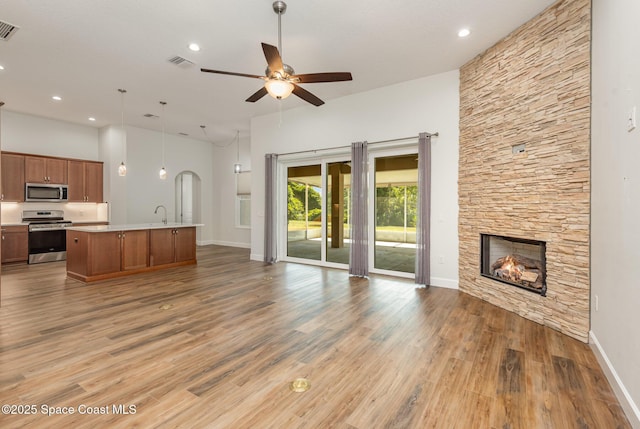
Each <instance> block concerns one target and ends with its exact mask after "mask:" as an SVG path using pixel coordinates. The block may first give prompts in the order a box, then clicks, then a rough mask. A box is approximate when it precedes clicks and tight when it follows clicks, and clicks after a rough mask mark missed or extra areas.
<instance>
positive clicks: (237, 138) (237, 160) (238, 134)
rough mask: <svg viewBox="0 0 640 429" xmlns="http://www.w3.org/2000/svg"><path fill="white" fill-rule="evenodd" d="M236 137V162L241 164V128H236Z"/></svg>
mask: <svg viewBox="0 0 640 429" xmlns="http://www.w3.org/2000/svg"><path fill="white" fill-rule="evenodd" d="M235 139H236V141H237V142H238V144H237V145H236V147H237V151H236V162H237V163H238V164H240V130H236V138H235Z"/></svg>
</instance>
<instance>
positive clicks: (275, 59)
mask: <svg viewBox="0 0 640 429" xmlns="http://www.w3.org/2000/svg"><path fill="white" fill-rule="evenodd" d="M262 52H264V57H265V58H266V59H267V64H268V65H269V70H271V73H276V72H278V73H280V75H281V76H284V67H283V65H282V58H281V57H280V52H278V48H276V47H275V46H273V45H268V44H266V43H263V44H262Z"/></svg>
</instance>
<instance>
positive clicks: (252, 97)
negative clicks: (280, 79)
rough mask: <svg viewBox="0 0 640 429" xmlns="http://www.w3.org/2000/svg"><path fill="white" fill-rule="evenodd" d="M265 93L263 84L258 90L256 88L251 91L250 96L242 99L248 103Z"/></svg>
mask: <svg viewBox="0 0 640 429" xmlns="http://www.w3.org/2000/svg"><path fill="white" fill-rule="evenodd" d="M265 95H267V88H265V87H264V86H263V87H262V88H260V89H259V90H257V91H256V92H255V93H253V94H252V95H251V97H249V98H247V99H246V100H244V101H248V102H249V103H255V102H256V101H258V100H260V99H261V98H262V97H264V96H265Z"/></svg>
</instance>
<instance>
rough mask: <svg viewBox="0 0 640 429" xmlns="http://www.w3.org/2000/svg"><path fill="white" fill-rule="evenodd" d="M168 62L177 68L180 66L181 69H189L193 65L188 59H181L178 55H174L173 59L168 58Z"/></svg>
mask: <svg viewBox="0 0 640 429" xmlns="http://www.w3.org/2000/svg"><path fill="white" fill-rule="evenodd" d="M169 62H170V63H171V64H175V65H177V66H182V67H189V66H191V65H193V62H192V61H189V60H188V59H186V58H184V57H181V56H180V55H176V56H175V57H172V58H169Z"/></svg>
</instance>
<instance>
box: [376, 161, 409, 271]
mask: <svg viewBox="0 0 640 429" xmlns="http://www.w3.org/2000/svg"><path fill="white" fill-rule="evenodd" d="M413 150H415V149H412V150H411V151H410V153H398V152H395V153H393V152H386V153H373V154H371V155H370V159H369V166H370V168H369V174H370V180H369V183H370V184H372V185H370V187H369V188H370V192H369V198H370V208H371V210H369V225H370V226H369V237H370V238H373V239H370V240H369V266H370V268H371V271H372V272H378V273H389V274H394V275H399V274H400V275H402V276H403V277H411V276H413V275H414V273H415V261H416V223H417V201H418V154H417V153H416V152H413Z"/></svg>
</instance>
